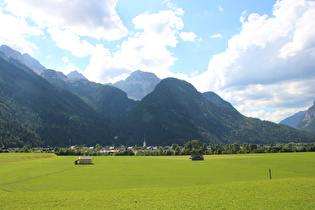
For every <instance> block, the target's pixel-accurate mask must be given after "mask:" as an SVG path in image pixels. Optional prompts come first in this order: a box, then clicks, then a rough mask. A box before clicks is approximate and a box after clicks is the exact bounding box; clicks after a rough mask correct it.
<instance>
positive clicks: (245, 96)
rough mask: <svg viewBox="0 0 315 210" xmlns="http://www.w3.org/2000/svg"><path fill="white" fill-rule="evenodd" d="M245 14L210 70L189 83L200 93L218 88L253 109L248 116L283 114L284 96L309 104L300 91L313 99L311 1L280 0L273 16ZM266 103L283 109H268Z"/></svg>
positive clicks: (314, 43) (271, 117) (314, 10)
mask: <svg viewBox="0 0 315 210" xmlns="http://www.w3.org/2000/svg"><path fill="white" fill-rule="evenodd" d="M245 15H246V13H245V12H244V13H243V14H242V16H241V19H240V20H241V22H243V25H242V29H241V31H240V33H239V34H236V35H235V36H233V37H232V38H231V39H230V40H229V41H228V48H227V49H226V51H225V52H222V53H220V54H218V55H215V56H213V57H212V59H211V60H210V61H209V65H208V70H207V71H206V72H205V73H203V74H201V75H199V76H196V77H194V78H191V79H190V81H191V82H192V83H193V84H194V85H195V86H196V87H197V88H198V89H199V90H201V91H207V90H209V89H210V90H215V91H218V92H221V94H222V95H225V96H226V97H227V98H228V99H229V100H230V101H231V102H232V103H233V104H234V105H236V106H237V107H238V108H239V109H241V111H242V112H244V113H246V110H245V109H246V107H247V108H248V109H251V110H257V111H252V112H251V116H261V117H262V118H263V119H264V118H265V117H266V118H267V119H269V120H278V119H279V118H280V116H282V117H284V115H285V113H288V110H289V109H290V108H289V107H288V106H285V105H283V103H287V100H288V97H292V100H293V101H297V102H298V103H301V104H303V105H305V106H310V105H309V104H308V105H306V103H305V102H306V101H307V100H306V98H304V97H301V96H300V94H301V95H304V96H308V97H309V98H308V102H309V101H310V100H314V99H311V98H312V95H313V94H314V93H313V92H314V88H315V87H313V85H311V84H313V83H312V82H314V81H315V79H314V78H315V71H314V68H315V63H314V60H315V29H314V28H315V27H314V19H315V2H314V1H302V0H300V1H296V0H282V1H278V2H277V3H276V4H275V5H274V11H273V17H268V16H267V15H259V14H250V15H249V16H248V18H247V21H246V20H245ZM292 81H299V82H298V83H294V82H292ZM296 84H298V85H296ZM300 85H301V86H302V87H299V86H300ZM286 86H288V87H286ZM303 86H310V87H312V88H304V87H303ZM292 87H294V88H292ZM297 90H299V94H296V93H295V92H294V91H297ZM292 91H293V92H292ZM229 92H231V93H232V94H229ZM313 97H314V96H313ZM302 102H303V103H302ZM292 103H293V102H292ZM292 103H287V104H288V105H289V106H291V105H293V104H292ZM267 104H268V106H272V107H280V109H281V107H283V110H281V111H279V109H278V110H275V111H268V110H267V111H266V110H265V108H266V107H267ZM273 104H274V105H273ZM304 108H306V107H304ZM280 112H281V114H280ZM247 113H249V112H247ZM292 114H293V113H292ZM266 118H265V119H266Z"/></svg>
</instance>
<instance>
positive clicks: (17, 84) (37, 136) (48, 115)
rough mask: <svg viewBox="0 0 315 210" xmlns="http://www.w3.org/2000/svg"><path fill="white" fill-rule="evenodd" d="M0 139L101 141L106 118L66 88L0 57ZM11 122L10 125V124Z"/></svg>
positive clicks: (15, 143) (18, 141) (61, 143)
mask: <svg viewBox="0 0 315 210" xmlns="http://www.w3.org/2000/svg"><path fill="white" fill-rule="evenodd" d="M0 89H1V90H0V96H1V97H0V100H1V104H0V109H1V121H0V123H1V125H0V126H1V128H2V129H1V134H0V136H1V137H0V141H1V143H0V144H2V145H5V146H23V145H25V144H30V145H33V146H35V145H36V146H38V145H51V146H55V145H59V146H65V145H68V144H69V139H71V142H72V143H73V144H84V143H87V142H88V143H89V144H93V143H101V142H102V143H105V142H104V139H106V135H107V134H108V129H107V127H108V126H109V121H108V120H107V119H105V118H103V117H101V116H100V115H99V114H98V113H97V112H96V111H94V109H92V108H91V107H90V106H89V105H87V104H86V103H85V102H84V101H82V100H81V99H80V98H79V97H77V96H76V95H74V94H72V93H70V92H69V91H66V90H62V89H59V88H56V87H54V86H52V85H51V84H50V83H49V82H47V81H46V80H45V79H43V78H42V77H40V76H38V75H37V74H35V73H34V72H33V71H32V70H31V69H29V68H28V67H26V66H24V65H23V64H21V63H19V62H18V61H16V60H14V59H7V58H3V57H0ZM12 126H14V127H12Z"/></svg>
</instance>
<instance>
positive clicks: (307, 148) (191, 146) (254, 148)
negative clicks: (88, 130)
mask: <svg viewBox="0 0 315 210" xmlns="http://www.w3.org/2000/svg"><path fill="white" fill-rule="evenodd" d="M76 148H77V149H71V148H62V147H55V148H54V149H50V150H45V151H43V152H54V153H55V154H56V155H73V156H107V155H116V156H133V155H137V156H172V155H193V154H201V155H219V154H249V153H284V152H315V143H307V144H294V143H289V144H279V145H274V144H269V145H262V144H259V145H257V144H248V143H244V144H243V145H242V146H240V145H239V144H238V143H233V144H226V145H225V146H224V145H219V144H215V145H207V144H206V143H202V142H200V141H199V140H192V141H189V142H187V143H186V144H185V145H184V146H179V145H178V144H172V146H168V147H162V146H160V147H157V148H155V149H153V148H141V149H138V150H136V149H128V148H126V147H124V146H121V147H120V149H116V150H114V152H111V153H107V152H104V151H105V150H104V149H105V148H106V149H108V148H109V146H106V147H105V148H104V147H101V146H100V145H99V144H97V145H96V146H95V147H93V149H82V146H77V147H76ZM2 152H8V149H1V148H0V153H2ZM14 152H23V153H27V152H32V148H30V146H24V147H23V148H21V149H18V150H15V151H14Z"/></svg>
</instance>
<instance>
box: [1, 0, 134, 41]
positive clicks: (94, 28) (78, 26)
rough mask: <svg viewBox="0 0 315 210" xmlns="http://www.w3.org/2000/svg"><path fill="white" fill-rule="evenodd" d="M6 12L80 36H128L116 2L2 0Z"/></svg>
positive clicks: (111, 38)
mask: <svg viewBox="0 0 315 210" xmlns="http://www.w3.org/2000/svg"><path fill="white" fill-rule="evenodd" d="M5 2H6V4H7V7H6V10H8V11H10V12H11V13H12V14H14V15H16V16H19V17H29V18H31V19H32V20H33V21H34V22H35V23H36V24H37V25H38V26H39V27H40V28H44V27H57V28H59V29H67V30H70V31H72V32H73V33H75V34H77V35H80V36H88V37H94V38H97V39H106V40H117V39H120V38H121V37H124V36H126V35H127V34H128V30H127V28H126V27H125V26H124V25H123V23H122V21H121V20H120V18H119V16H118V15H117V12H116V10H115V7H116V3H117V0H89V1H85V0H73V1H66V0H59V1H38V0H23V1H20V0H5Z"/></svg>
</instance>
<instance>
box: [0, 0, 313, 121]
mask: <svg viewBox="0 0 315 210" xmlns="http://www.w3.org/2000/svg"><path fill="white" fill-rule="evenodd" d="M314 20H315V1H314V0H278V1H276V0H263V1H252V0H241V1H235V0H211V1H210V0H195V1H191V0H149V1H148V0H133V1H130V0H88V1H87V0H45V1H43V0H0V28H1V32H0V44H6V45H9V46H10V47H12V48H13V49H16V50H18V51H20V52H22V53H29V54H30V55H32V56H33V57H34V58H36V59H37V60H39V61H40V63H41V64H42V65H44V66H45V67H46V68H50V69H55V70H58V71H62V72H64V73H65V74H67V73H69V72H70V71H72V70H78V71H79V72H81V73H83V74H84V75H85V76H86V77H87V78H88V79H89V80H91V81H95V82H99V83H108V82H116V81H118V80H121V79H125V78H126V77H127V76H128V75H129V74H130V73H131V72H133V71H135V70H143V71H148V72H153V73H155V74H156V75H157V76H158V77H160V78H166V77H177V78H180V79H184V80H187V81H188V82H190V83H192V84H193V85H194V86H195V87H196V88H197V89H198V90H199V91H201V92H205V91H214V92H216V93H218V94H219V95H220V96H221V97H222V98H224V99H225V100H227V101H229V102H230V103H232V104H233V105H234V106H235V107H236V108H237V109H238V110H239V111H240V112H241V113H243V114H245V115H246V116H251V117H257V118H260V119H264V120H271V121H274V122H279V121H280V120H282V119H284V118H285V117H287V116H289V115H292V114H294V113H295V112H297V111H301V110H305V109H307V108H308V107H310V106H311V105H312V104H313V101H314V100H315V91H314V90H315V21H314Z"/></svg>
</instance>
